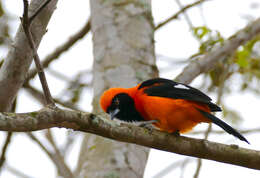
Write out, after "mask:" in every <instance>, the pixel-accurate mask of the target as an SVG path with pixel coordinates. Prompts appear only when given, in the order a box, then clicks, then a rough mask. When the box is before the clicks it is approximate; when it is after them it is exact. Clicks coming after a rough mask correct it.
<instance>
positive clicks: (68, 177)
mask: <svg viewBox="0 0 260 178" xmlns="http://www.w3.org/2000/svg"><path fill="white" fill-rule="evenodd" d="M27 135H28V136H29V137H30V138H31V139H32V140H33V141H35V142H36V143H37V144H38V145H39V146H40V148H41V149H42V150H43V151H44V152H45V153H46V154H47V155H48V156H49V158H50V159H51V160H52V161H53V163H54V164H55V165H56V167H57V169H58V172H59V173H60V175H61V176H62V177H64V178H73V174H72V172H71V171H70V169H69V167H68V166H67V164H66V163H65V162H64V160H63V159H62V158H61V157H60V156H59V155H57V154H53V153H51V152H50V151H49V150H48V149H47V148H46V147H45V146H44V145H43V144H42V143H41V141H40V140H39V139H38V138H37V137H36V136H34V135H33V134H32V133H27Z"/></svg>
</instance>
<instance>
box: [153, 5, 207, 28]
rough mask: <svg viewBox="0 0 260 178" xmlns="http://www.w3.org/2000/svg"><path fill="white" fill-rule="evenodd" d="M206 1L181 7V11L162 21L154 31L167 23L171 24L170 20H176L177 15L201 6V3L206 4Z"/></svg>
mask: <svg viewBox="0 0 260 178" xmlns="http://www.w3.org/2000/svg"><path fill="white" fill-rule="evenodd" d="M206 1H208V0H199V1H196V2H194V3H192V4H189V5H187V6H185V7H183V8H182V9H181V10H179V11H178V12H177V13H176V14H174V15H172V16H171V17H169V18H168V19H166V20H164V21H163V22H161V23H159V24H158V25H157V26H156V27H155V30H158V29H159V28H161V27H163V26H164V25H166V24H168V23H169V22H171V21H172V20H174V19H177V18H178V17H179V15H181V14H182V13H183V12H185V11H186V10H188V9H190V8H192V7H194V6H196V5H198V4H201V3H203V2H206Z"/></svg>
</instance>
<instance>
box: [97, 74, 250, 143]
mask: <svg viewBox="0 0 260 178" xmlns="http://www.w3.org/2000/svg"><path fill="white" fill-rule="evenodd" d="M100 105H101V107H102V109H103V110H104V111H105V112H107V113H109V114H110V116H111V119H114V118H117V119H119V120H121V121H126V122H140V121H142V122H143V121H148V122H149V123H152V124H153V125H154V126H155V127H156V128H158V129H160V130H161V131H166V132H169V133H178V132H180V133H185V132H188V131H190V130H191V129H192V128H193V127H194V126H196V125H197V124H198V123H201V122H207V123H210V122H213V123H214V124H216V125H218V126H219V127H221V128H222V129H224V130H225V131H226V132H227V133H229V134H232V135H233V136H235V137H237V138H239V139H240V140H242V141H245V142H247V143H249V142H248V141H247V140H246V138H245V137H244V136H242V135H241V134H240V133H239V132H238V131H236V130H235V129H234V128H232V127H231V126H229V125H228V124H226V123H225V122H223V121H222V120H220V119H219V118H217V117H216V116H214V115H212V114H211V112H218V111H221V108H220V107H219V106H217V105H216V104H214V103H212V102H211V98H210V97H208V96H207V95H206V94H204V93H202V92H201V91H200V90H198V89H195V88H193V87H190V86H189V85H186V84H183V83H179V82H174V81H172V80H168V79H163V78H154V79H150V80H146V81H144V82H142V83H140V84H138V85H137V86H135V87H133V88H111V89H108V90H107V91H105V92H104V93H103V95H102V96H101V99H100Z"/></svg>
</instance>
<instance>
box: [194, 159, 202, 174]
mask: <svg viewBox="0 0 260 178" xmlns="http://www.w3.org/2000/svg"><path fill="white" fill-rule="evenodd" d="M201 165H202V160H201V159H200V158H199V159H198V164H197V168H196V172H195V174H194V176H193V178H198V177H199V173H200V170H201Z"/></svg>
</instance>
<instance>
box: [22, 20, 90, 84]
mask: <svg viewBox="0 0 260 178" xmlns="http://www.w3.org/2000/svg"><path fill="white" fill-rule="evenodd" d="M89 31H90V20H88V21H87V23H86V24H85V25H84V26H83V27H82V28H81V29H80V30H79V31H78V32H76V33H75V34H74V35H72V36H71V37H69V39H68V41H66V42H65V43H64V44H62V45H60V46H59V47H57V48H56V49H55V50H54V51H53V52H51V53H50V54H49V55H47V57H46V58H45V59H43V62H42V67H43V68H47V67H48V66H49V65H50V64H51V62H53V61H54V60H55V59H57V58H58V57H59V56H60V55H61V54H62V53H64V52H66V51H67V50H68V49H70V48H71V47H72V46H73V45H74V44H76V42H77V41H79V40H80V39H82V38H83V37H84V36H85V35H86V34H88V32H89ZM36 74H37V69H32V70H31V71H29V73H28V76H27V79H26V81H27V82H28V81H29V80H30V79H31V78H33V77H34V76H35V75H36Z"/></svg>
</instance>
